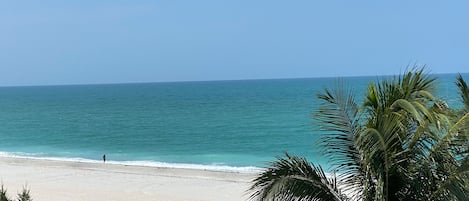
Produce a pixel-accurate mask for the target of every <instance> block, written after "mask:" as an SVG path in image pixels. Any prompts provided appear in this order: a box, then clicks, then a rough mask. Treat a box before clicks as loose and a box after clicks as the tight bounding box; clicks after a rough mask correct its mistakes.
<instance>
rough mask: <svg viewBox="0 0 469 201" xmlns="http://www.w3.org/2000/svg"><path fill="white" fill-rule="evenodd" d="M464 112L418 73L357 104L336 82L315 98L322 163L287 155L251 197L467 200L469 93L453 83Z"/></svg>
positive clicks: (385, 84)
mask: <svg viewBox="0 0 469 201" xmlns="http://www.w3.org/2000/svg"><path fill="white" fill-rule="evenodd" d="M456 84H457V86H458V88H459V90H460V95H461V97H462V100H463V103H464V105H465V109H464V110H462V111H456V110H452V109H451V108H449V107H448V106H447V105H446V104H444V102H442V101H440V100H438V99H436V98H435V97H434V96H433V95H432V94H433V93H434V89H435V78H432V77H431V76H429V75H428V74H426V73H425V72H424V69H423V68H422V69H416V70H413V71H409V72H406V73H404V74H403V75H400V76H395V77H393V78H392V79H389V80H383V81H381V82H379V83H377V84H370V86H369V87H368V90H367V93H366V97H365V100H364V101H363V104H357V102H356V101H355V95H354V94H353V93H352V90H350V89H347V88H345V87H343V85H340V84H339V85H338V87H335V88H334V89H332V90H329V89H326V90H325V91H324V92H323V93H321V94H319V95H318V98H319V99H320V100H321V105H320V106H319V108H318V110H317V113H316V115H315V117H316V119H317V121H318V123H319V125H321V130H322V131H324V132H327V135H324V136H323V137H322V138H321V140H320V142H319V144H320V145H321V147H322V148H324V149H323V153H324V155H325V156H326V157H328V158H329V159H330V163H331V164H330V165H331V171H332V172H337V173H338V175H337V176H336V175H333V176H330V177H326V174H325V173H324V171H323V169H322V168H321V167H320V166H317V165H313V164H311V163H309V162H307V161H306V159H304V158H300V157H297V156H291V155H289V154H286V156H285V157H279V158H278V160H277V161H275V162H272V163H271V167H270V168H268V169H267V170H266V171H265V172H263V173H262V174H260V175H259V177H258V178H256V179H255V180H254V184H253V186H252V187H251V190H252V191H253V192H254V193H253V194H252V196H251V198H252V199H255V200H365V201H368V200H384V201H388V200H428V201H432V200H468V197H469V188H468V184H467V181H468V180H469V159H468V155H469V152H468V150H469V149H468V143H469V132H468V131H469V129H468V128H469V113H468V111H469V89H468V87H467V84H466V83H465V82H464V80H463V79H462V77H461V76H459V77H458V78H457V83H456Z"/></svg>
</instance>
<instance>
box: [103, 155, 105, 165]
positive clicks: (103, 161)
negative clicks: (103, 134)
mask: <svg viewBox="0 0 469 201" xmlns="http://www.w3.org/2000/svg"><path fill="white" fill-rule="evenodd" d="M103 163H106V154H104V155H103Z"/></svg>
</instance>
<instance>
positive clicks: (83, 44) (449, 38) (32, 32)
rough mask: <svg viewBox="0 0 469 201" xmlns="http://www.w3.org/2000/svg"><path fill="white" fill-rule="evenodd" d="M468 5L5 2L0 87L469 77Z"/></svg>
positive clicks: (0, 15) (1, 6)
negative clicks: (420, 72)
mask: <svg viewBox="0 0 469 201" xmlns="http://www.w3.org/2000/svg"><path fill="white" fill-rule="evenodd" d="M467 2H468V1H429V0H426V1H418V0H415V1H408V0H407V1H404V0H395V1H372V0H370V1H360V0H356V1H350V0H343V1H338V0H328V1H312V0H309V1H300V0H298V1H275V0H270V1H261V0H259V1H256V0H250V1H247V0H246V1H244V0H238V1H222V0H217V1H216V0H213V1H206V0H197V1H192V0H190V1H189V0H188V1H179V0H171V1H169V0H165V1H157V0H155V1H142V0H133V1H117V0H112V1H111V0H109V1H106V0H102V1H91V0H81V1H48V0H43V1H1V2H0V85H2V86H6V85H48V84H86V83H122V82H164V81H187V80H227V79H258V78H260V79H265V78H294V77H324V76H327V77H330V76H332V77H335V76H359V75H372V76H375V75H383V74H395V73H399V72H401V71H402V70H404V69H405V67H406V66H407V65H413V64H427V66H429V70H430V71H431V72H433V73H455V72H469V59H467V55H468V54H469V26H467V23H468V22H467V21H468V19H469V12H467V9H468V8H469V3H467Z"/></svg>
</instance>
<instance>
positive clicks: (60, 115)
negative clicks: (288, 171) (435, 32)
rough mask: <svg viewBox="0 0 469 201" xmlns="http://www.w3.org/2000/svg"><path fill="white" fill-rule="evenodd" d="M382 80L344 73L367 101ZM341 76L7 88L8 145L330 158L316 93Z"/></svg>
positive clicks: (121, 158)
mask: <svg viewBox="0 0 469 201" xmlns="http://www.w3.org/2000/svg"><path fill="white" fill-rule="evenodd" d="M438 77H439V79H438V81H437V83H438V87H439V88H438V96H439V97H442V98H443V99H445V100H447V102H448V103H449V104H450V105H451V106H458V103H457V101H459V100H458V94H457V90H456V86H455V85H454V81H455V78H456V75H455V74H451V75H450V74H447V75H438ZM464 77H465V78H466V80H469V78H468V77H469V74H465V75H464ZM379 79H381V78H380V77H376V76H375V77H349V78H341V80H342V81H343V82H345V83H347V85H348V86H350V87H351V88H353V89H354V90H355V91H356V93H357V98H358V100H362V99H363V96H364V93H365V91H364V90H365V89H366V88H367V86H368V84H369V83H370V82H372V81H376V80H379ZM337 80H338V79H337V78H311V79H275V80H241V81H207V82H174V83H142V84H103V85H67V86H31V87H0V152H1V155H7V156H15V157H37V158H48V159H53V160H72V161H83V162H100V160H101V159H102V155H103V154H106V156H107V159H108V161H109V162H111V163H120V164H127V165H147V166H158V167H185V168H197V169H210V170H221V171H239V172H249V171H255V170H257V169H256V167H265V166H266V163H267V162H269V161H272V160H273V159H274V157H275V156H276V155H282V152H283V151H288V152H290V153H294V154H298V155H301V156H306V157H307V158H309V159H310V160H311V161H313V162H316V163H319V164H325V163H326V159H325V158H322V157H321V155H320V154H319V153H318V152H317V150H318V147H317V146H315V143H316V140H317V139H318V138H319V137H320V136H321V135H322V134H323V133H321V132H319V131H318V128H317V125H315V123H314V119H313V113H314V111H315V110H316V107H317V104H318V101H317V98H316V94H317V93H319V92H321V91H322V90H323V88H325V87H328V88H330V87H332V86H334V84H335V83H336V82H337ZM326 166H327V165H326Z"/></svg>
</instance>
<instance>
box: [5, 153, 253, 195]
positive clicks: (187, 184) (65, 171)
mask: <svg viewBox="0 0 469 201" xmlns="http://www.w3.org/2000/svg"><path fill="white" fill-rule="evenodd" d="M256 175H257V174H256V173H235V172H221V171H211V170H196V169H183V168H165V167H148V166H137V165H123V164H109V163H105V164H104V163H87V162H73V161H56V160H47V159H34V158H19V157H8V156H0V179H1V181H2V182H3V184H4V186H5V187H6V188H7V189H8V195H9V196H10V197H14V196H15V195H16V193H17V192H20V190H21V189H22V187H23V186H25V185H27V187H28V188H30V190H31V196H32V198H33V199H34V200H52V201H54V200H57V201H59V200H70V201H74V200H90V201H92V200H116V201H119V200H122V201H123V200H129V199H130V200H168V201H182V200H194V201H198V200H200V201H202V200H203V201H209V200H213V201H218V200H226V201H238V200H247V199H248V198H249V194H248V192H247V190H248V189H249V187H250V185H251V180H252V179H253V178H254V177H255V176H256Z"/></svg>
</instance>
